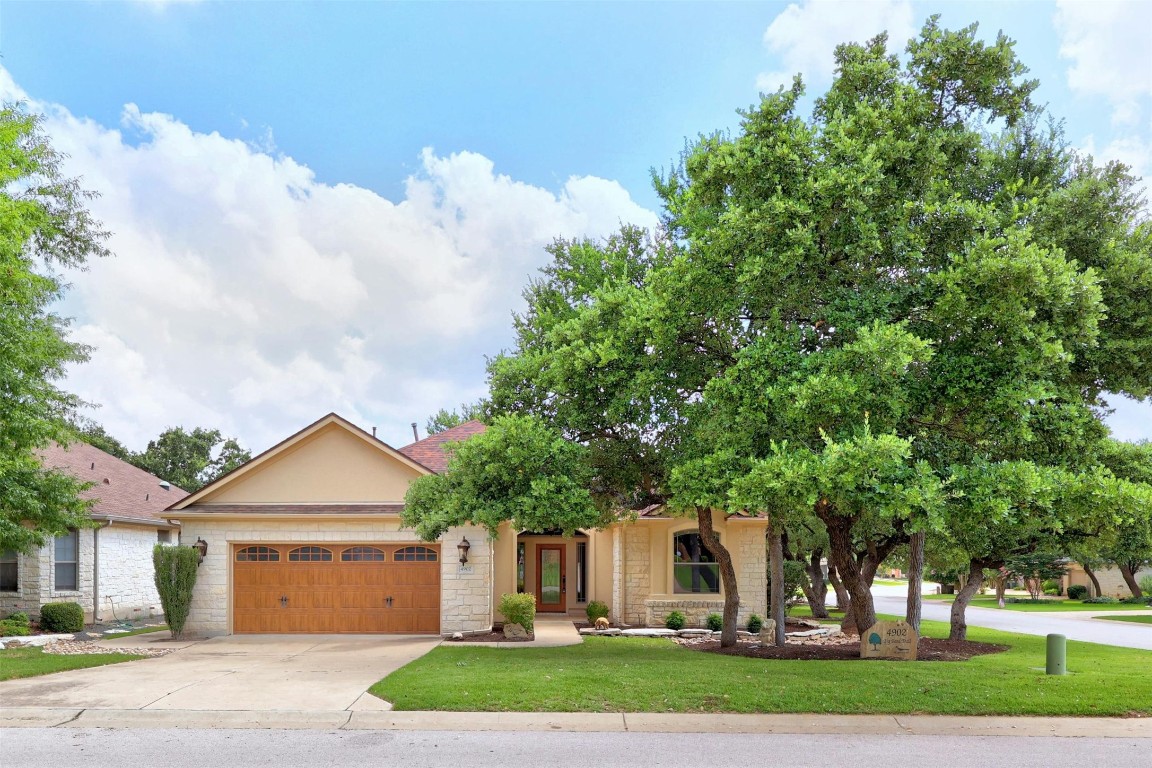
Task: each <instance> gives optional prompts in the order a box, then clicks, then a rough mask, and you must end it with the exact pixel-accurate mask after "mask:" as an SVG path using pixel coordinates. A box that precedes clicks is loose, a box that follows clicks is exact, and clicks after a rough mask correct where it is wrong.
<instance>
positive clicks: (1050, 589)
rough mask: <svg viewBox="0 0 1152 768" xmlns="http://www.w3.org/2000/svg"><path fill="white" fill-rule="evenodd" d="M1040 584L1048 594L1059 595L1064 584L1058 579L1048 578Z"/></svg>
mask: <svg viewBox="0 0 1152 768" xmlns="http://www.w3.org/2000/svg"><path fill="white" fill-rule="evenodd" d="M1040 586H1041V588H1042V589H1043V590H1044V594H1046V595H1059V594H1060V592H1061V591H1062V589H1063V585H1062V584H1061V583H1060V582H1059V581H1057V580H1056V579H1046V580H1045V581H1044V583H1043V584H1041V585H1040Z"/></svg>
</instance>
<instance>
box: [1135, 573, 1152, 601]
mask: <svg viewBox="0 0 1152 768" xmlns="http://www.w3.org/2000/svg"><path fill="white" fill-rule="evenodd" d="M1136 583H1137V584H1139V585H1140V591H1141V592H1143V593H1144V596H1145V597H1148V596H1150V595H1152V573H1146V574H1144V575H1143V576H1141V577H1140V581H1138V582H1136Z"/></svg>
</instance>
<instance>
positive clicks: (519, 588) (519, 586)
mask: <svg viewBox="0 0 1152 768" xmlns="http://www.w3.org/2000/svg"><path fill="white" fill-rule="evenodd" d="M524 550H525V547H524V542H522V541H519V542H516V592H517V594H521V593H523V592H524Z"/></svg>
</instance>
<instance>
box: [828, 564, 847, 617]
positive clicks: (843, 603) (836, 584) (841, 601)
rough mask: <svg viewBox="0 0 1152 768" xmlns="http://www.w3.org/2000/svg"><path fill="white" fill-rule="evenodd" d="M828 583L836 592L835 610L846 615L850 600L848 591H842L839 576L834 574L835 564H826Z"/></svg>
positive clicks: (842, 585)
mask: <svg viewBox="0 0 1152 768" xmlns="http://www.w3.org/2000/svg"><path fill="white" fill-rule="evenodd" d="M828 559H829V560H831V559H832V558H831V557H829V558H828ZM828 582H829V583H830V584H831V585H832V589H833V591H834V592H836V608H837V609H838V610H841V611H844V612H845V613H847V612H848V607H849V605H851V603H852V598H851V597H850V596H849V595H848V590H846V589H844V582H842V581H840V574H838V573H836V564H835V563H831V562H830V563H828Z"/></svg>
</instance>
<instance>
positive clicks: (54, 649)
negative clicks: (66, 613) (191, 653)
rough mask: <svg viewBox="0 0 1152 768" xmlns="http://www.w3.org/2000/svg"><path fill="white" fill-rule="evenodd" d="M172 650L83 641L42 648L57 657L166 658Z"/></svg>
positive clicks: (55, 644)
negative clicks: (125, 646)
mask: <svg viewBox="0 0 1152 768" xmlns="http://www.w3.org/2000/svg"><path fill="white" fill-rule="evenodd" d="M174 650H175V649H174V648H110V647H108V646H103V645H97V644H96V643H91V642H86V641H84V640H56V641H54V642H51V643H48V644H47V645H45V646H44V653H53V654H56V655H59V656H82V655H90V654H96V653H124V654H128V655H131V656H166V655H167V654H169V653H172V651H174Z"/></svg>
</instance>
